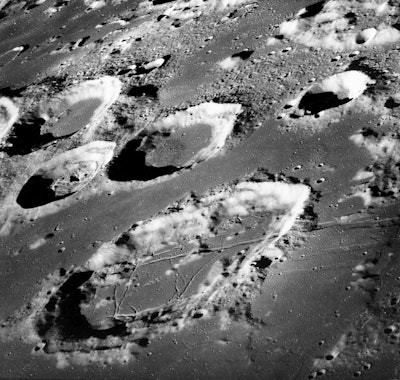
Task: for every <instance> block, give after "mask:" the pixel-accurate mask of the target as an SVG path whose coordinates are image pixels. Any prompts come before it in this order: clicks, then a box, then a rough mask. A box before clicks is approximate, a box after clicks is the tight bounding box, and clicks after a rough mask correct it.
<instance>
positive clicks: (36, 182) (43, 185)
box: [17, 175, 70, 208]
mask: <svg viewBox="0 0 400 380" xmlns="http://www.w3.org/2000/svg"><path fill="white" fill-rule="evenodd" d="M52 183H53V180H52V179H48V178H43V177H42V176H40V175H33V176H32V177H31V178H29V180H28V182H26V184H25V185H24V186H23V187H22V189H21V191H20V193H19V194H18V197H17V203H18V204H19V205H20V206H21V207H22V208H34V207H39V206H44V205H46V204H48V203H51V202H54V201H57V200H59V199H63V198H65V197H67V196H68V195H65V196H62V197H60V196H58V197H57V196H56V195H55V193H54V191H53V190H52V189H51V188H50V185H51V184H52ZM69 195H70V194H69Z"/></svg>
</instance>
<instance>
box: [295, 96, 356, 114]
mask: <svg viewBox="0 0 400 380" xmlns="http://www.w3.org/2000/svg"><path fill="white" fill-rule="evenodd" d="M350 100H351V99H349V98H345V99H339V98H338V97H337V96H336V94H334V93H333V92H320V93H318V94H311V93H309V92H307V93H306V94H304V96H303V97H302V98H301V100H300V103H299V108H300V109H303V110H304V111H305V112H306V113H307V114H312V115H315V114H317V113H319V112H321V111H324V110H327V109H329V108H335V107H338V106H341V105H343V104H346V103H348V102H349V101H350Z"/></svg>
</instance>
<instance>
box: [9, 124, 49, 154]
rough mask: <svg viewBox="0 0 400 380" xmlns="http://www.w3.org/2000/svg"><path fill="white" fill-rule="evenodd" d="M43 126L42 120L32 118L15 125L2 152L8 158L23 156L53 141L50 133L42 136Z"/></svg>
mask: <svg viewBox="0 0 400 380" xmlns="http://www.w3.org/2000/svg"><path fill="white" fill-rule="evenodd" d="M44 124H45V120H44V119H42V118H38V117H32V116H31V117H29V118H27V119H24V120H21V121H20V122H19V123H16V124H15V125H14V127H13V131H12V134H11V136H10V137H9V139H8V141H7V142H8V146H6V147H5V148H4V151H5V152H6V153H7V154H9V155H10V156H14V155H25V154H29V153H31V152H33V151H34V150H37V149H39V148H40V147H42V146H43V145H45V144H47V143H49V142H51V141H54V140H55V137H54V136H52V135H51V134H50V133H45V134H42V126H43V125H44Z"/></svg>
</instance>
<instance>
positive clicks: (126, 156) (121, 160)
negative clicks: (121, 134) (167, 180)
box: [108, 139, 180, 181]
mask: <svg viewBox="0 0 400 380" xmlns="http://www.w3.org/2000/svg"><path fill="white" fill-rule="evenodd" d="M140 144H141V140H139V139H135V140H131V141H129V142H128V143H127V144H126V145H125V147H124V149H123V150H122V151H121V153H120V155H119V156H118V157H117V158H115V159H114V160H113V161H112V162H111V164H110V166H109V169H108V177H109V178H110V179H111V180H113V181H150V180H152V179H155V178H158V177H161V176H164V175H169V174H173V173H175V172H177V171H178V170H180V169H179V168H177V167H175V166H164V167H161V168H157V167H153V166H147V165H146V162H145V158H146V152H144V151H141V150H138V148H139V147H140Z"/></svg>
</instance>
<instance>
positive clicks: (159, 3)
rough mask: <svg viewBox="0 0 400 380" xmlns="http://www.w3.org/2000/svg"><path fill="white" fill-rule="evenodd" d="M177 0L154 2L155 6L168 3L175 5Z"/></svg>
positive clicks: (154, 0) (158, 0)
mask: <svg viewBox="0 0 400 380" xmlns="http://www.w3.org/2000/svg"><path fill="white" fill-rule="evenodd" d="M174 1H175V0H153V5H161V4H166V3H173V2H174Z"/></svg>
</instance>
